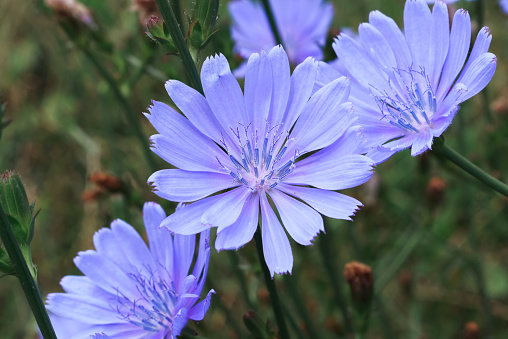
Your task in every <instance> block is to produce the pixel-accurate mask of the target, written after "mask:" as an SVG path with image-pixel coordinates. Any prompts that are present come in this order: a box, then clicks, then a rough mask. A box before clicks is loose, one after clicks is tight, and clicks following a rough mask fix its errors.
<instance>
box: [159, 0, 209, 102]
mask: <svg viewBox="0 0 508 339" xmlns="http://www.w3.org/2000/svg"><path fill="white" fill-rule="evenodd" d="M155 1H156V2H157V6H158V7H159V10H160V12H161V14H162V18H163V19H164V22H165V23H166V25H167V26H168V29H169V33H170V34H171V38H172V39H173V43H174V44H175V47H176V48H177V49H178V54H179V55H180V58H181V59H182V62H183V67H184V69H185V72H186V73H187V77H188V78H189V81H190V85H191V87H192V88H194V89H195V90H196V91H198V92H200V93H201V94H203V87H202V86H201V80H200V78H199V74H198V70H197V68H196V64H194V61H193V60H192V56H191V55H190V52H189V49H188V48H187V44H186V43H185V40H184V37H183V34H182V31H181V29H180V26H179V25H178V21H177V20H176V17H175V13H174V12H173V9H172V8H171V5H170V0H155Z"/></svg>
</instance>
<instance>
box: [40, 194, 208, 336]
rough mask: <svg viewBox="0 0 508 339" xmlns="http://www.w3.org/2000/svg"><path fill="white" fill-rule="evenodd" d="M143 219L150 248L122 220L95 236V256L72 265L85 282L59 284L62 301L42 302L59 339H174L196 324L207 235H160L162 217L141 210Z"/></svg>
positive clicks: (203, 306) (84, 255)
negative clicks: (195, 256) (78, 270)
mask: <svg viewBox="0 0 508 339" xmlns="http://www.w3.org/2000/svg"><path fill="white" fill-rule="evenodd" d="M143 218H144V223H145V228H146V232H147V235H148V242H149V248H148V247H147V246H146V244H145V242H144V241H143V239H142V238H141V236H140V235H139V234H138V233H137V232H136V231H135V229H134V228H133V227H132V226H130V225H128V224H127V223H125V222H124V221H122V220H115V221H113V223H111V228H103V229H101V230H99V231H98V232H97V233H96V234H95V235H94V245H95V248H96V250H95V251H94V250H89V251H85V252H80V253H79V254H78V256H77V257H76V258H75V259H74V262H75V264H76V266H77V267H78V268H79V269H80V271H81V272H83V273H84V274H85V275H84V276H66V277H64V278H63V279H62V281H61V282H60V284H61V285H62V288H63V289H64V290H65V292H66V293H52V294H49V295H48V300H47V309H48V310H49V311H50V317H51V320H52V323H53V326H54V328H55V331H56V334H57V336H58V337H59V338H65V339H83V338H89V337H91V338H112V339H120V338H146V339H169V338H176V336H177V335H179V334H180V332H181V330H182V329H183V327H184V326H185V324H186V323H187V320H188V319H193V320H201V319H203V317H204V315H205V313H206V311H207V310H208V307H209V305H210V297H211V293H213V290H211V291H210V292H209V293H208V295H207V296H206V298H205V299H204V300H202V301H201V302H199V303H198V300H199V298H200V294H201V291H202V289H203V286H204V283H205V279H206V274H207V271H208V262H209V258H210V248H209V244H208V243H209V232H206V231H205V232H203V233H201V235H200V242H199V248H198V254H197V258H196V262H195V264H194V267H192V271H191V273H190V274H189V270H190V269H191V263H192V262H193V258H194V252H195V239H196V237H195V236H194V235H171V233H169V232H168V231H166V230H160V229H159V225H160V222H161V221H162V220H164V218H166V214H165V213H164V211H163V210H162V208H161V207H160V206H159V205H157V204H155V203H146V204H145V206H144V208H143Z"/></svg>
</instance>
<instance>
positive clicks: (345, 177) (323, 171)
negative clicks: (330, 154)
mask: <svg viewBox="0 0 508 339" xmlns="http://www.w3.org/2000/svg"><path fill="white" fill-rule="evenodd" d="M311 158H312V156H311V157H309V158H307V159H305V160H308V159H311ZM305 160H302V161H300V162H297V163H296V169H295V170H294V172H293V173H291V174H290V175H288V176H287V179H285V180H284V182H286V183H288V184H295V185H312V186H315V187H317V188H322V189H328V190H341V189H346V188H351V187H355V186H358V185H361V184H363V183H364V182H366V181H368V180H369V179H370V177H372V174H373V173H374V172H372V166H373V165H374V162H373V161H372V160H371V159H369V158H367V157H366V156H363V155H344V156H342V157H337V158H330V159H327V161H323V162H319V163H318V162H310V161H305ZM300 163H301V164H300Z"/></svg>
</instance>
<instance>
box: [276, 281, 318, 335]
mask: <svg viewBox="0 0 508 339" xmlns="http://www.w3.org/2000/svg"><path fill="white" fill-rule="evenodd" d="M284 282H285V283H286V286H287V288H288V290H289V293H290V294H291V297H292V299H293V302H294V303H295V306H296V309H297V311H298V313H299V314H300V317H301V318H302V319H303V322H304V323H305V328H306V329H307V332H308V333H309V335H310V336H311V338H319V337H320V335H319V334H318V333H317V331H316V328H315V327H314V324H313V323H312V320H311V318H310V316H309V313H307V307H306V306H305V304H304V302H303V300H302V298H301V295H302V292H300V291H299V290H298V286H297V282H296V275H292V276H289V275H285V276H284Z"/></svg>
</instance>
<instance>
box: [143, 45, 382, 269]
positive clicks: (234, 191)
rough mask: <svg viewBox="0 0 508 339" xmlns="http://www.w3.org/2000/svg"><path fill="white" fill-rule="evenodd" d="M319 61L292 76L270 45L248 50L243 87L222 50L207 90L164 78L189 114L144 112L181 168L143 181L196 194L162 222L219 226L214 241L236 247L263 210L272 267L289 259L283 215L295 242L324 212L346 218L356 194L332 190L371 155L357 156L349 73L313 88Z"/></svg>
mask: <svg viewBox="0 0 508 339" xmlns="http://www.w3.org/2000/svg"><path fill="white" fill-rule="evenodd" d="M317 70H318V64H317V62H316V61H315V60H314V59H312V58H308V59H306V60H305V61H304V62H303V63H302V64H300V65H299V66H298V67H296V69H295V71H294V72H293V74H292V75H291V76H290V68H289V61H288V58H287V55H286V53H285V52H284V49H283V48H282V47H280V46H276V47H274V48H273V49H272V50H271V51H270V52H269V53H268V54H267V53H265V52H261V53H260V54H257V53H254V54H252V56H251V57H250V58H249V62H248V66H247V73H246V77H245V89H244V92H245V94H244V93H242V90H241V88H240V85H239V84H238V82H237V80H236V79H235V77H234V76H233V74H232V73H231V71H230V68H229V65H228V62H227V60H226V59H225V58H224V56H222V55H218V56H215V57H210V58H208V59H207V60H206V61H205V62H204V63H203V68H202V70H201V81H202V84H203V89H204V93H205V96H203V95H201V94H200V93H198V92H197V91H195V90H194V89H192V88H190V87H188V86H186V85H185V84H183V83H181V82H179V81H176V80H170V81H168V82H167V83H166V90H167V91H168V93H169V96H170V97H171V99H172V100H173V101H174V103H175V104H176V106H178V108H179V109H180V110H181V111H182V112H183V114H185V116H186V117H187V118H185V117H184V116H182V115H181V114H179V113H178V112H176V111H175V110H174V109H172V108H170V107H169V106H167V105H166V104H163V103H161V102H153V105H152V106H151V107H149V111H150V114H147V117H148V119H149V120H150V122H151V123H152V125H153V126H154V127H155V129H156V130H157V131H158V132H159V133H160V134H158V135H155V136H152V138H151V141H152V144H153V146H152V147H153V150H154V152H155V153H156V154H158V155H159V156H160V157H161V158H163V159H164V160H166V161H167V162H168V163H170V164H171V165H173V166H175V167H177V168H178V169H166V170H162V171H158V172H155V173H154V174H153V175H152V176H151V177H150V178H149V179H148V181H149V182H151V183H152V184H153V187H154V191H155V193H156V194H157V195H159V196H160V197H162V198H164V199H168V200H172V201H178V202H193V203H192V204H190V205H189V206H187V207H186V208H184V209H182V210H180V211H177V212H176V213H174V214H173V215H171V216H169V217H168V218H166V220H164V221H163V222H162V224H161V227H166V228H167V229H169V230H170V231H172V232H175V233H179V234H193V233H198V232H201V231H203V230H205V229H209V228H210V227H218V229H217V239H216V242H215V247H216V248H217V249H218V250H222V249H238V248H239V247H241V246H243V245H244V244H246V243H247V242H249V241H250V240H251V239H252V237H253V235H254V232H255V231H256V228H257V227H258V218H261V223H262V227H261V230H262V238H263V250H264V255H265V259H266V263H267V265H268V267H269V269H270V271H271V274H272V276H273V274H274V273H285V272H288V271H291V269H292V266H293V255H292V252H291V247H290V244H289V240H288V237H287V236H286V233H285V231H284V228H283V227H282V224H283V225H284V227H285V229H286V231H287V232H288V234H289V235H290V236H291V237H292V238H293V239H294V240H295V241H296V242H298V243H299V244H302V245H310V244H311V241H312V240H313V238H314V237H315V236H316V235H317V234H318V233H319V232H321V231H323V230H324V227H323V220H322V217H321V216H320V213H321V214H324V215H327V216H329V217H331V218H338V219H350V216H351V215H353V214H354V212H355V211H356V210H357V208H358V206H359V205H360V204H361V203H360V202H359V201H357V200H355V199H353V198H350V197H348V196H346V195H343V194H340V193H337V192H334V190H341V189H346V188H350V187H355V186H358V185H360V184H362V183H364V182H366V181H367V180H368V179H369V178H370V177H371V176H372V164H373V162H372V160H371V159H369V158H367V157H365V156H362V155H359V154H360V151H361V148H362V147H363V146H362V139H361V135H360V133H359V132H358V130H357V129H356V128H354V129H348V128H349V127H350V126H351V125H352V124H353V122H354V118H353V115H352V110H351V103H350V102H348V96H349V81H348V80H347V79H346V78H345V77H342V78H339V79H336V80H334V81H332V82H331V83H329V84H328V85H326V86H324V87H323V88H322V89H321V90H319V91H317V92H316V93H315V94H314V95H312V97H311V94H312V90H313V86H314V81H315V79H316V75H317ZM315 151H317V152H315ZM304 155H305V158H302V156H304ZM310 186H313V187H315V188H313V187H310ZM295 198H297V199H298V200H297V199H295ZM269 199H270V200H271V201H272V202H273V207H275V208H276V209H277V211H278V213H279V216H280V219H281V221H282V224H281V223H280V222H279V219H278V217H277V215H276V213H275V210H274V208H273V207H272V205H271V202H270V201H269Z"/></svg>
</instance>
